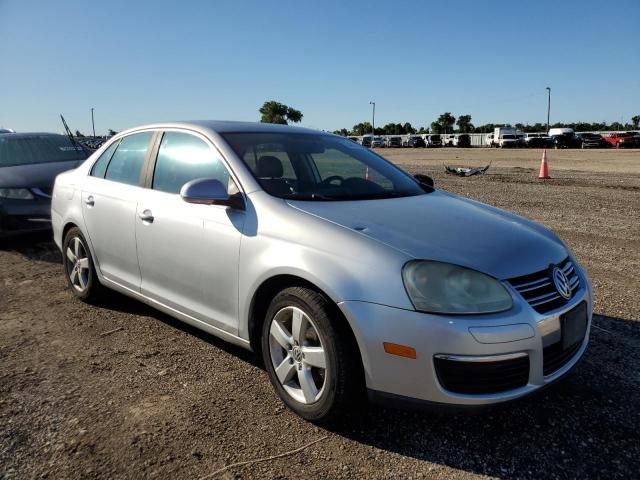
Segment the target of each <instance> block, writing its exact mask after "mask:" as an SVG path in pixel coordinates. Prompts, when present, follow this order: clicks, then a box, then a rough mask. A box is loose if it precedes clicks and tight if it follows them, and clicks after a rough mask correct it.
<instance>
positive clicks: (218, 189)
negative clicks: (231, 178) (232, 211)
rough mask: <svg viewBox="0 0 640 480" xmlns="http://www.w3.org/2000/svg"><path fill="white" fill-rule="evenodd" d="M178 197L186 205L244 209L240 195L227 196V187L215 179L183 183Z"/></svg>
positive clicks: (198, 179) (201, 179) (200, 179)
mask: <svg viewBox="0 0 640 480" xmlns="http://www.w3.org/2000/svg"><path fill="white" fill-rule="evenodd" d="M180 197H182V199H183V200H184V201H185V202H187V203H198V204H201V205H226V206H228V207H231V208H236V209H238V210H244V208H245V206H244V199H243V198H242V195H241V194H239V193H236V194H234V195H229V193H228V192H227V187H225V186H224V184H223V183H222V182H221V181H220V180H216V179H215V178H196V179H195V180H191V181H190V182H187V183H185V184H184V185H183V186H182V188H181V189H180Z"/></svg>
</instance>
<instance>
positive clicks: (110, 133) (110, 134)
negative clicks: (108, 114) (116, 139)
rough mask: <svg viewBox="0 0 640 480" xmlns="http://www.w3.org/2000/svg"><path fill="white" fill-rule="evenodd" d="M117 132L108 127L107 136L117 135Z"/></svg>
mask: <svg viewBox="0 0 640 480" xmlns="http://www.w3.org/2000/svg"><path fill="white" fill-rule="evenodd" d="M117 134H118V132H116V131H115V130H113V129H112V128H110V129H109V136H110V137H113V136H114V135H117Z"/></svg>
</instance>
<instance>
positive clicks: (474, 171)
mask: <svg viewBox="0 0 640 480" xmlns="http://www.w3.org/2000/svg"><path fill="white" fill-rule="evenodd" d="M443 165H444V164H443ZM490 166H491V162H489V164H488V165H485V166H484V167H448V166H447V165H444V169H445V171H446V172H447V173H448V174H449V175H457V176H459V177H472V176H473V175H484V173H485V172H486V171H487V170H489V167H490Z"/></svg>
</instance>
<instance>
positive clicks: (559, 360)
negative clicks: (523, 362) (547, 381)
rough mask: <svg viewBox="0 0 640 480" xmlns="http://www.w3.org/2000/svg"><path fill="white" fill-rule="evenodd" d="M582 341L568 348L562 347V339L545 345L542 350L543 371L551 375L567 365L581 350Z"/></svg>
mask: <svg viewBox="0 0 640 480" xmlns="http://www.w3.org/2000/svg"><path fill="white" fill-rule="evenodd" d="M580 345H582V343H581V342H578V343H576V344H575V345H573V346H571V347H569V348H567V349H566V350H563V349H562V341H560V342H556V343H554V344H553V345H549V346H548V347H544V349H543V350H542V358H543V360H542V372H543V374H544V375H545V376H546V375H551V374H552V373H553V372H555V371H557V370H560V369H561V368H562V367H563V366H564V365H566V364H567V363H568V362H569V360H571V359H572V358H573V356H574V355H575V354H576V353H578V350H580Z"/></svg>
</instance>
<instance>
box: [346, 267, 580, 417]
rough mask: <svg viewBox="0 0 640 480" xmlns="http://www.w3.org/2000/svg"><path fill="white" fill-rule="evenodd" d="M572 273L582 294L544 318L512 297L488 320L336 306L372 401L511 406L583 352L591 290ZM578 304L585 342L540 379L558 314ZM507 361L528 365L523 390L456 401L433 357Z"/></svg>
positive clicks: (353, 304)
mask: <svg viewBox="0 0 640 480" xmlns="http://www.w3.org/2000/svg"><path fill="white" fill-rule="evenodd" d="M578 273H579V276H580V288H579V290H578V291H577V292H576V293H575V295H574V297H573V298H572V300H571V301H570V302H569V303H567V304H566V305H564V306H563V307H561V308H558V309H556V310H553V311H551V312H549V313H546V314H544V315H542V314H538V313H537V312H535V311H534V310H533V308H531V307H530V306H529V304H528V303H526V301H524V300H522V299H521V298H520V297H519V295H518V293H517V292H515V291H512V295H513V298H514V306H513V308H511V310H509V311H507V312H503V313H498V314H494V315H469V316H447V315H431V314H425V313H420V312H416V311H409V310H403V309H399V308H393V307H388V306H385V305H378V304H373V303H366V302H359V301H345V302H341V303H340V304H339V306H340V308H341V310H342V312H343V313H344V315H345V316H346V318H347V320H348V321H349V323H350V325H351V327H352V329H353V331H354V334H355V337H356V340H357V342H358V346H359V348H360V353H361V356H362V361H363V366H364V373H365V379H366V385H367V389H368V390H369V391H370V396H372V397H374V398H404V399H409V400H411V401H413V402H427V403H430V404H447V405H449V406H457V407H472V406H483V405H491V404H496V403H500V402H505V401H508V400H514V399H516V398H519V397H522V396H524V395H527V394H529V393H532V392H534V391H536V390H538V389H540V388H542V387H545V386H547V385H549V384H551V383H553V382H554V381H556V380H558V379H559V378H560V377H562V376H563V375H565V374H566V373H567V372H568V371H569V370H571V368H572V367H573V366H574V365H575V364H576V363H578V361H579V360H580V358H581V357H582V355H583V354H584V352H585V350H586V348H587V343H588V339H589V330H590V327H591V317H592V295H591V286H590V283H589V281H588V279H587V278H586V275H585V274H584V272H583V271H582V270H581V269H578ZM581 302H585V303H586V306H587V329H586V334H585V337H584V339H583V341H582V343H581V344H580V345H579V347H578V348H577V349H576V351H575V353H573V354H572V356H571V358H570V359H569V360H568V361H567V362H566V363H565V364H564V365H563V366H562V367H560V368H559V369H557V370H556V371H554V372H552V373H550V374H549V375H546V376H545V375H544V373H543V349H544V348H545V347H549V346H550V345H553V344H555V343H556V342H559V341H560V339H561V328H560V317H561V315H562V314H564V313H566V312H568V311H569V310H571V309H572V308H574V307H575V306H577V305H578V304H580V303H581ZM471 332H474V333H473V335H472V333H471ZM479 332H480V334H479ZM493 332H495V333H493ZM525 337H526V338H525ZM383 342H390V343H396V344H400V345H408V346H411V347H413V348H415V350H416V358H415V359H410V358H405V357H400V356H394V355H390V354H388V353H386V352H385V351H384V347H383ZM481 342H482V343H481ZM512 354H516V355H522V354H525V355H526V356H527V357H528V359H529V375H528V380H527V381H526V384H525V385H523V386H522V387H518V388H515V389H513V390H508V391H503V392H499V393H490V394H461V393H456V392H452V391H448V390H446V389H445V388H444V387H443V386H442V385H441V383H440V381H439V380H438V376H437V373H436V367H435V361H434V359H435V358H436V356H438V357H442V356H450V357H456V358H467V359H469V360H477V359H480V360H487V359H491V358H495V359H497V360H499V359H500V358H509V356H511V355H512ZM503 356H504V357H503ZM371 393H373V395H371Z"/></svg>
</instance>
